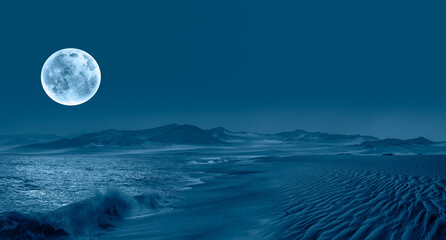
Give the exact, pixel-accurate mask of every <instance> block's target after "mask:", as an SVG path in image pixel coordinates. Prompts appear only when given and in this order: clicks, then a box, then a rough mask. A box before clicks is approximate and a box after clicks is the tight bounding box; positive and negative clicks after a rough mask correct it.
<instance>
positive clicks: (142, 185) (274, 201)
mask: <svg viewBox="0 0 446 240" xmlns="http://www.w3.org/2000/svg"><path fill="white" fill-rule="evenodd" d="M296 151H297V150H295V149H294V150H293V151H290V153H293V154H285V153H287V152H286V151H285V150H284V149H282V150H281V151H277V150H274V149H270V150H268V149H266V150H265V148H263V147H262V146H259V147H258V148H257V149H255V148H250V149H235V148H231V149H227V148H223V147H221V148H207V147H181V146H176V147H171V148H166V149H162V150H125V151H121V150H107V151H95V152H58V153H56V152H53V153H51V152H40V153H26V154H25V153H14V152H11V151H10V152H4V153H3V154H1V155H0V239H128V240H130V239H445V238H446V157H445V156H378V155H377V156H355V155H308V154H300V155H299V154H296Z"/></svg>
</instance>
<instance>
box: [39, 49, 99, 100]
mask: <svg viewBox="0 0 446 240" xmlns="http://www.w3.org/2000/svg"><path fill="white" fill-rule="evenodd" d="M41 79H42V86H43V89H44V90H45V92H46V94H47V95H48V96H49V97H50V98H51V99H53V100H54V101H55V102H57V103H60V104H63V105H67V106H74V105H79V104H82V103H84V102H86V101H88V100H90V99H91V98H92V97H93V96H94V95H95V94H96V92H97V91H98V88H99V84H100V83H101V71H100V70H99V65H98V63H97V62H96V60H94V58H93V57H92V56H91V55H90V54H88V53H86V52H85V51H82V50H80V49H76V48H66V49H62V50H59V51H57V52H55V53H53V54H52V55H51V56H50V57H49V58H48V59H47V60H46V61H45V64H43V68H42V73H41Z"/></svg>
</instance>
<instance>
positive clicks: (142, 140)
mask: <svg viewBox="0 0 446 240" xmlns="http://www.w3.org/2000/svg"><path fill="white" fill-rule="evenodd" d="M40 136H41V137H42V139H40V140H36V139H34V138H30V137H29V138H25V137H22V138H18V139H22V141H18V140H17V141H16V142H21V143H22V145H23V148H32V149H69V148H85V147H87V148H98V147H144V145H146V144H179V145H199V146H209V145H217V146H218V145H233V144H255V143H261V144H268V143H270V144H276V143H286V144H300V143H314V144H330V145H336V144H338V145H339V146H351V148H354V149H357V151H359V152H361V151H362V152H371V153H376V152H391V151H394V150H395V149H397V150H398V151H403V152H409V151H411V150H413V149H415V148H418V149H422V150H423V151H426V149H428V150H429V149H431V148H432V147H433V146H434V145H435V144H436V142H433V141H430V140H428V139H426V138H423V137H420V138H415V139H409V140H401V139H378V138H376V137H373V136H364V135H358V134H356V135H344V134H329V133H320V132H308V131H304V130H295V131H291V132H280V133H276V134H262V133H255V132H233V131H230V130H227V129H225V128H222V127H217V128H212V129H208V130H205V129H201V128H199V127H196V126H192V125H179V124H169V125H164V126H161V127H156V128H150V129H144V130H115V129H109V130H105V131H102V132H96V133H89V134H83V135H80V136H77V137H72V138H62V139H61V138H57V137H56V136H46V135H40ZM35 137H36V138H38V137H39V135H35ZM1 139H2V138H0V140H1ZM9 139H10V141H12V139H15V138H14V137H12V136H11V137H9ZM27 140H30V141H29V142H27ZM420 151H421V150H420Z"/></svg>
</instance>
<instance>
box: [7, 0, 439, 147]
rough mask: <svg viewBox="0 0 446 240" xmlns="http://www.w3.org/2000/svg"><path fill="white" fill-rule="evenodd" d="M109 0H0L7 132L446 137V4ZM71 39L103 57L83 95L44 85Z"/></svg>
mask: <svg viewBox="0 0 446 240" xmlns="http://www.w3.org/2000/svg"><path fill="white" fill-rule="evenodd" d="M10 2H12V1H10ZM112 2H113V1H110V2H106V1H104V2H102V3H100V2H99V1H54V2H49V1H46V2H45V3H42V1H29V2H19V1H15V2H14V3H13V4H14V5H11V4H5V3H1V5H0V25H1V28H0V31H1V35H0V43H1V44H0V48H1V58H0V68H1V75H0V81H1V88H0V102H1V103H0V113H1V115H0V116H1V117H0V134H15V133H54V134H59V135H68V134H72V133H82V132H90V131H98V130H103V129H107V128H117V129H142V128H150V127H155V126H159V125H163V124H169V123H188V124H194V125H197V126H200V127H202V128H211V127H217V126H223V127H226V128H228V129H231V130H250V131H259V132H267V133H269V132H278V131H285V130H294V129H298V128H301V129H305V130H310V131H323V132H331V133H348V134H350V133H360V134H370V135H375V136H377V137H400V138H410V137H418V136H421V135H422V136H425V137H428V138H431V139H433V140H446V94H445V90H446V82H445V80H446V31H445V29H446V14H445V10H446V2H445V1H436V2H426V1H417V2H415V1H398V2H396V1H367V2H365V1H342V3H340V2H339V1H228V0H225V1H208V0H206V1H196V0H194V1H145V2H144V3H142V2H143V1H120V2H121V3H119V4H118V3H112ZM390 2H392V3H390ZM62 48H79V49H82V50H84V51H87V52H88V53H90V54H91V55H92V56H93V57H94V58H95V59H96V60H97V62H98V64H99V66H100V68H101V73H102V82H101V86H100V88H99V91H98V92H97V94H96V95H95V96H94V97H93V98H92V99H91V100H90V101H89V102H87V103H85V104H82V105H79V106H75V107H67V106H63V105H60V104H57V103H55V102H54V101H52V100H51V99H50V98H49V97H48V96H47V95H46V94H45V92H44V91H43V89H42V86H41V80H40V72H41V68H42V65H43V63H44V62H45V60H46V59H47V58H48V57H49V56H50V55H51V54H52V53H53V52H55V51H57V50H59V49H62Z"/></svg>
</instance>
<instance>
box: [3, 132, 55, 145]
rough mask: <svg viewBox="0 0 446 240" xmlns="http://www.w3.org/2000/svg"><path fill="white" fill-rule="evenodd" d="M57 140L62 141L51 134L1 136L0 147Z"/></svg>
mask: <svg viewBox="0 0 446 240" xmlns="http://www.w3.org/2000/svg"><path fill="white" fill-rule="evenodd" d="M57 139H60V137H59V136H56V135H50V134H18V135H0V145H23V144H29V143H39V142H48V141H54V140H57Z"/></svg>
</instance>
